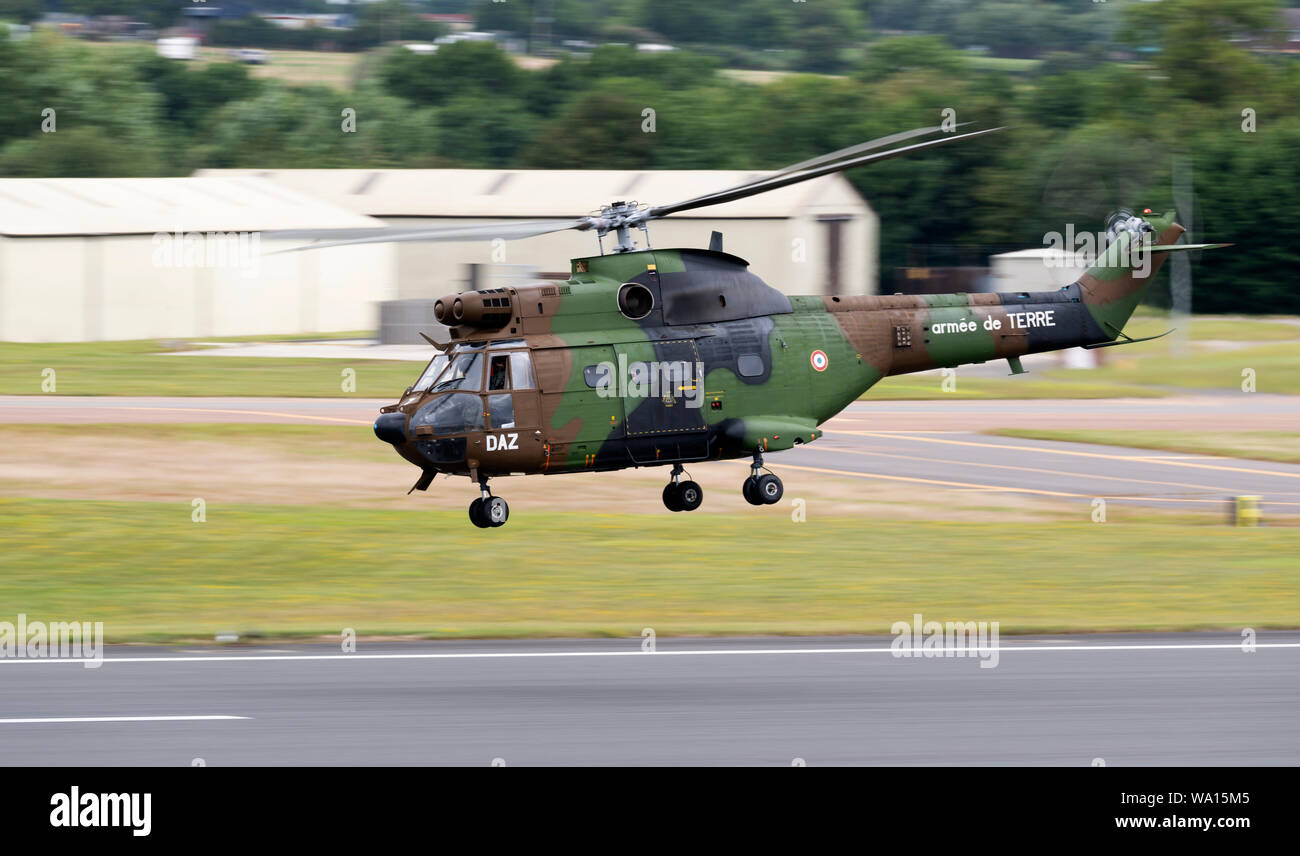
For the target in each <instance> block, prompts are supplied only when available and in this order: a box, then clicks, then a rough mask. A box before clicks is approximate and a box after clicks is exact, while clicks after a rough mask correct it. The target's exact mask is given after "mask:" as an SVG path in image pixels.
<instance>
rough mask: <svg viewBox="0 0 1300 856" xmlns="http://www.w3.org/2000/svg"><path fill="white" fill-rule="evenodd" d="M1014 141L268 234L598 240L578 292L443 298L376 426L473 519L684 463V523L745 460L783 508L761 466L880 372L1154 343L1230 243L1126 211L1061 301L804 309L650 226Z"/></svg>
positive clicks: (849, 299)
mask: <svg viewBox="0 0 1300 856" xmlns="http://www.w3.org/2000/svg"><path fill="white" fill-rule="evenodd" d="M1002 130H1004V129H1003V128H990V129H987V130H979V131H969V132H964V133H955V132H954V131H953V130H952V129H944V128H941V127H930V128H917V129H914V130H911V131H905V132H902V133H898V134H893V135H890V136H887V137H882V138H880V139H877V140H871V141H868V142H865V143H860V144H858V145H855V146H851V147H849V148H846V149H841V150H840V151H837V152H832V153H830V154H826V155H822V156H820V157H817V158H813V159H812V160H808V161H803V162H801V163H798V164H794V165H791V166H788V167H785V168H784V169H781V170H778V171H776V172H775V173H772V174H768V175H766V176H764V177H762V178H758V179H755V180H752V181H749V182H747V183H744V184H740V185H737V186H735V187H730V188H726V189H723V190H719V191H716V192H713V193H708V194H705V195H702V196H698V197H695V198H693V199H688V200H685V201H681V202H676V203H672V204H667V205H657V206H653V205H641V204H639V203H635V202H627V201H617V202H611V203H610V204H608V205H605V206H603V207H602V208H601V209H600V210H599V211H598V212H595V213H593V214H590V215H587V216H583V217H576V218H573V219H570V220H540V221H509V222H503V223H491V224H477V225H471V226H451V227H441V228H419V227H381V228H377V229H324V230H292V231H290V230H284V231H278V232H270V233H266V237H268V238H275V239H296V240H310V241H313V242H314V243H311V244H307V245H304V246H299V247H293V248H291V249H290V250H286V251H296V250H302V249H316V248H322V247H331V246H341V245H347V244H359V243H371V242H385V241H467V240H492V239H507V240H510V239H519V238H526V237H531V236H534V235H542V234H547V233H551V232H557V231H563V230H578V231H591V232H594V233H595V234H596V237H597V243H598V250H599V252H598V254H596V255H593V256H587V257H584V258H576V259H572V260H571V261H570V276H569V279H568V280H566V281H563V282H544V283H538V284H535V285H520V286H517V287H509V288H493V289H486V290H480V291H467V292H462V293H459V294H453V295H448V296H446V297H443V298H441V299H440V300H438V301H436V302H435V304H434V316H435V318H436V319H437V321H438V322H439V323H441V324H443V325H445V326H446V327H447V339H448V341H446V342H439V341H436V340H435V339H433V338H431V337H429V336H427V335H424V334H422V335H424V338H425V339H426V341H428V342H429V344H430V345H432V346H433V347H435V348H436V349H437V351H438V353H437V354H436V355H435V356H434V357H433V358H432V359H431V360H430V361H429V363H428V365H427V366H426V367H425V369H424V371H423V372H421V374H420V376H419V377H418V378H417V379H416V381H415V382H414V383H413V384H412V385H411V386H410V387H408V388H407V389H406V391H405V392H404V393H403V394H402V395H401V397H400V398H399V400H398V401H397V402H395V403H394V404H390V405H387V406H385V407H382V408H381V409H380V411H379V416H378V418H377V419H376V420H375V423H374V432H375V435H376V436H377V437H378V438H379V439H380V440H382V441H383V442H385V443H388V444H390V445H391V446H392V447H393V449H394V450H395V451H396V452H397V454H398V455H400V456H401V457H402V458H404V459H406V460H407V461H409V462H410V463H412V464H414V465H415V466H416V467H418V468H419V469H420V471H421V474H420V476H419V478H418V480H417V481H416V482H415V484H414V485H413V486H412V487H411V491H414V490H420V491H424V490H427V489H428V487H429V485H430V484H431V483H432V482H433V479H434V478H435V477H436V476H437V475H438V474H440V473H446V474H448V475H459V476H468V477H469V479H470V480H471V482H472V483H474V484H476V485H477V486H478V491H479V495H478V496H477V497H476V498H475V499H474V500H473V502H471V504H470V506H469V519H470V521H471V522H472V523H473V524H474V525H475V526H477V527H480V528H491V527H498V526H501V525H503V524H505V523H506V521H507V520H508V519H509V516H510V507H509V505H508V504H507V502H506V500H505V499H504V498H503V497H500V496H497V495H495V494H493V493H492V491H491V489H490V488H489V480H490V479H492V478H495V477H498V476H507V475H529V474H547V475H554V474H560V473H575V472H589V471H597V472H605V471H612V470H621V469H624V468H628V467H653V466H668V467H670V468H671V469H670V473H669V476H668V483H667V484H666V485H665V486H664V488H663V497H662V498H663V503H664V506H665V507H666V508H667V509H668V510H670V511H673V512H689V511H694V510H696V509H698V508H699V507H700V506H701V504H702V503H703V500H704V490H703V488H702V487H701V486H700V485H699V484H698V483H697V482H695V481H692V480H690V479H689V478H688V479H683V478H682V476H683V474H684V473H685V465H687V464H689V463H692V462H699V461H711V460H721V459H743V458H749V459H750V461H751V463H750V472H749V475H748V477H747V478H745V480H744V481H743V483H742V485H741V493H742V495H743V496H744V498H745V499H746V500H747V501H748V502H749V503H750V504H752V505H756V506H759V505H765V504H766V505H771V504H775V503H777V502H779V501H780V500H781V497H782V495H783V493H784V486H783V484H782V482H781V479H780V477H779V476H777V475H776V474H775V473H773V472H771V471H770V470H769V469H768V468H767V467H766V465H765V462H764V461H765V459H764V455H766V454H769V453H774V452H780V451H783V450H787V449H791V448H794V447H796V446H801V445H804V444H807V443H812V442H814V441H816V440H818V439H820V438H821V437H822V436H823V435H824V432H823V431H822V429H821V426H822V425H823V423H825V422H826V421H827V420H829V419H830V418H831V417H833V416H835V415H836V414H838V413H839V412H840V411H842V410H843V409H844V408H845V407H847V406H848V405H849V404H850V403H851V402H853V401H856V400H857V399H858V398H859V397H860V396H862V395H863V394H864V393H865V392H866V391H867V390H869V389H870V388H871V387H872V386H873V385H875V384H876V383H877V382H879V381H880V380H881V379H883V378H885V377H888V376H891V375H898V374H905V373H909V372H918V371H925V370H929V369H936V368H942V367H956V366H959V365H963V364H968V363H981V362H986V361H988V360H992V359H1006V360H1007V362H1008V365H1009V367H1010V370H1011V373H1012V374H1022V373H1024V371H1025V370H1024V368H1023V366H1022V365H1021V361H1020V358H1021V357H1022V356H1023V355H1025V354H1033V353H1039V352H1043V351H1051V350H1057V349H1062V348H1072V347H1078V346H1082V347H1085V348H1097V347H1108V346H1114V345H1123V344H1130V343H1133V342H1139V341H1147V340H1148V339H1154V338H1159V337H1158V336H1149V337H1146V338H1144V339H1132V338H1129V337H1127V336H1125V335H1124V333H1123V328H1124V325H1125V323H1126V322H1127V321H1128V319H1129V316H1130V315H1131V314H1132V313H1133V310H1134V308H1135V307H1136V306H1137V304H1138V301H1139V300H1140V299H1141V297H1142V294H1143V292H1144V291H1145V289H1146V287H1147V285H1148V284H1149V283H1150V282H1151V279H1152V278H1153V277H1154V275H1155V273H1156V272H1157V271H1158V270H1159V268H1160V265H1161V264H1162V263H1163V261H1164V259H1165V258H1166V257H1167V255H1168V254H1169V253H1170V252H1173V251H1175V250H1188V249H1203V248H1211V247H1215V246H1223V245H1219V244H1181V245H1176V244H1175V242H1176V241H1177V240H1178V239H1179V237H1180V236H1181V235H1182V234H1183V232H1184V229H1183V227H1182V226H1180V225H1178V224H1177V223H1176V222H1174V213H1173V212H1169V213H1167V214H1164V215H1161V216H1155V215H1153V214H1151V212H1150V209H1147V210H1146V211H1144V215H1145V216H1143V217H1138V216H1136V215H1133V214H1131V213H1130V212H1127V211H1125V212H1122V214H1120V215H1118V216H1112V217H1111V218H1110V221H1108V229H1109V232H1108V240H1109V243H1108V244H1107V245H1106V246H1105V248H1104V250H1102V251H1101V252H1100V253H1099V254H1098V256H1097V259H1096V261H1095V263H1094V264H1092V266H1091V267H1090V268H1089V269H1088V270H1087V272H1086V273H1084V274H1083V275H1082V276H1081V277H1080V278H1079V279H1078V281H1076V282H1074V283H1072V284H1070V285H1067V286H1064V287H1062V288H1060V289H1058V290H1055V291H1042V292H1019V293H971V294H966V293H958V294H927V295H904V294H894V295H863V296H838V295H835V296H831V295H827V296H788V295H787V294H785V293H784V292H782V291H780V290H778V289H776V288H773V287H772V286H770V285H768V284H767V283H765V282H764V281H763V280H762V279H760V278H759V277H758V276H757V275H755V274H754V273H752V272H751V271H750V270H749V265H748V263H747V262H746V261H745V260H744V259H741V258H739V257H737V256H734V255H731V254H729V253H727V252H725V251H724V250H723V248H722V236H721V235H720V234H719V233H717V232H714V233H713V235H712V237H711V240H710V242H709V246H708V248H707V249H687V248H676V249H654V248H652V247H650V242H649V228H648V227H649V223H650V222H651V221H653V220H655V219H658V218H661V217H667V216H669V215H672V214H674V213H678V212H682V211H688V210H692V209H695V208H701V207H705V206H708V205H714V204H718V203H722V202H730V201H733V200H737V199H743V198H746V197H748V196H752V195H755V194H759V193H764V192H766V191H769V190H775V189H777V188H780V187H786V186H788V185H791V184H794V183H797V182H801V181H806V180H809V179H812V178H816V177H819V176H822V175H827V174H830V173H833V172H839V171H842V170H846V169H851V168H854V167H858V166H864V165H866V164H870V163H875V162H878V161H882V160H886V159H890V158H894V157H898V156H901V155H906V154H911V153H914V152H918V151H922V150H925V149H929V148H932V147H935V146H942V145H949V144H952V143H957V142H960V141H963V140H969V139H972V138H976V137H980V136H983V135H985V134H991V133H995V132H998V131H1002ZM936 133H939V134H940V136H937V137H935V136H933V135H934V134H936ZM926 136H929V137H930V139H923V140H921V141H919V142H909V141H911V140H914V139H916V138H921V137H926ZM902 143H906V144H905V145H900V144H902ZM634 230H640V231H641V232H642V233H643V235H644V238H645V242H646V246H645V247H644V248H638V247H637V246H636V243H635V241H634V238H633V232H634ZM610 235H612V236H613V238H612V240H613V246H612V247H610V248H609V250H608V251H607V250H606V248H605V239H606V237H607V236H610ZM1138 261H1141V262H1142V264H1138V263H1137V262H1138ZM1169 332H1172V331H1169ZM1160 335H1167V334H1160ZM409 492H410V491H408V493H409Z"/></svg>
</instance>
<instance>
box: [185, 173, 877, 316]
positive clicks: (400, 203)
mask: <svg viewBox="0 0 1300 856" xmlns="http://www.w3.org/2000/svg"><path fill="white" fill-rule="evenodd" d="M769 174H770V173H764V172H740V171H725V170H644V171H639V172H638V171H619V170H608V171H606V170H483V169H380V170H374V169H286V170H200V171H199V172H197V173H195V175H198V176H209V177H217V176H221V177H235V176H237V177H241V178H242V177H250V176H251V177H258V178H262V179H265V180H268V181H273V182H275V183H276V184H279V185H281V186H283V187H285V188H287V189H290V190H294V191H297V192H299V193H304V194H310V195H314V196H318V197H320V198H321V199H322V200H325V201H327V202H329V203H331V204H333V205H336V206H339V207H342V208H346V209H348V210H350V211H352V212H354V213H356V214H361V215H366V216H369V217H375V218H378V219H380V220H383V221H384V222H385V223H386V224H388V225H397V226H418V225H426V224H427V225H438V226H443V225H460V224H471V223H476V222H485V221H492V220H509V219H552V218H567V217H579V216H582V215H583V214H588V213H591V212H593V211H596V210H598V209H599V208H600V206H601V205H605V204H608V203H610V202H614V201H619V200H640V201H641V202H644V203H648V204H664V203H668V202H675V201H679V200H684V199H690V198H693V197H696V196H700V195H702V194H705V193H709V192H711V191H715V190H721V189H724V188H727V187H731V186H734V185H737V184H740V183H742V182H745V181H750V180H752V179H755V178H758V177H761V176H763V175H769ZM713 231H719V232H722V233H723V241H724V243H723V246H724V248H725V249H726V250H727V251H728V252H730V253H733V254H735V255H738V256H740V257H742V258H744V259H746V260H747V261H749V263H750V268H751V270H753V271H754V273H756V274H758V275H759V276H760V277H762V278H763V279H764V280H765V281H766V282H767V283H768V284H770V285H772V286H773V287H775V288H778V289H780V290H782V291H785V292H787V293H790V294H874V293H876V290H877V288H876V278H877V270H878V262H877V248H878V241H879V238H878V233H879V218H878V217H877V216H876V213H875V212H874V211H873V210H872V209H871V207H870V206H869V205H868V204H867V202H866V200H864V199H863V198H862V196H861V195H859V194H858V192H857V191H856V190H855V189H854V187H853V185H852V184H850V183H849V181H848V180H847V179H845V178H844V177H843V176H842V175H838V174H835V175H828V176H824V177H822V178H816V179H812V180H810V181H807V182H804V183H801V184H796V185H792V186H790V187H786V188H782V189H779V190H773V191H770V192H768V193H764V194H761V195H758V196H754V197H750V198H748V199H743V200H740V201H738V202H731V203H725V204H722V205H713V206H709V207H707V208H701V209H698V210H696V211H693V212H690V213H687V214H681V215H674V216H673V217H669V218H667V219H664V220H658V221H655V222H654V223H653V224H652V225H651V227H650V245H651V246H652V247H664V248H669V247H701V248H703V247H707V246H708V245H709V236H710V233H711V232H713ZM636 238H637V243H638V246H639V247H644V246H645V238H644V235H642V234H641V233H639V232H638V233H637V234H636ZM612 244H613V241H612V237H607V238H606V241H605V248H606V250H608V249H609V248H610V247H611V246H612ZM397 247H398V249H397V262H396V264H397V281H398V296H399V297H400V298H403V299H408V298H426V299H427V298H436V297H441V296H442V295H444V294H448V293H451V292H454V291H460V290H464V289H466V288H467V287H470V279H471V275H470V274H469V273H468V272H467V271H468V270H469V269H470V268H469V266H471V265H489V266H492V267H490V268H488V269H487V271H488V272H487V273H486V274H485V275H486V276H511V275H512V272H513V275H516V276H519V277H522V278H525V279H527V278H535V277H536V276H537V275H558V274H563V275H566V276H567V274H568V260H569V259H571V258H577V257H581V256H590V255H595V254H596V253H597V252H599V249H598V247H597V244H596V240H595V236H594V235H593V234H591V233H587V232H559V233H553V234H550V235H540V236H537V237H534V238H528V239H525V240H519V241H511V242H509V243H506V244H498V245H496V246H494V245H492V244H491V243H445V244H427V243H426V244H420V243H405V244H399V245H397ZM500 284H504V283H501V282H481V281H480V282H479V287H491V286H492V285H500Z"/></svg>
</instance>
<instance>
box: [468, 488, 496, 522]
mask: <svg viewBox="0 0 1300 856" xmlns="http://www.w3.org/2000/svg"><path fill="white" fill-rule="evenodd" d="M469 521H470V522H471V523H473V524H474V525H475V526H477V527H478V528H480V529H486V528H488V527H489V526H491V525H492V524H491V523H489V522H488V519H487V518H486V517H485V516H484V515H483V497H481V496H480V497H479V498H478V499H476V500H474V501H473V502H471V503H470V504H469Z"/></svg>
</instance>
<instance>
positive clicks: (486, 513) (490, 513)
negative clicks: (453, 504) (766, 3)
mask: <svg viewBox="0 0 1300 856" xmlns="http://www.w3.org/2000/svg"><path fill="white" fill-rule="evenodd" d="M478 489H479V490H480V491H481V492H482V494H483V495H482V496H480V497H479V498H478V499H476V500H474V501H473V502H471V503H470V504H469V519H470V522H471V523H473V524H474V525H475V526H477V527H478V528H480V529H487V528H488V527H492V526H504V525H505V522H506V521H507V520H509V519H510V506H509V505H507V504H506V501H505V500H504V499H502V498H501V497H499V496H493V495H492V491H490V490H488V484H487V479H479V483H478Z"/></svg>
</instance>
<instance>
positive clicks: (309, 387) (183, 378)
mask: <svg viewBox="0 0 1300 856" xmlns="http://www.w3.org/2000/svg"><path fill="white" fill-rule="evenodd" d="M175 350H178V343H176V342H168V343H163V342H151V341H138V342H86V343H73V344H63V343H60V344H35V345H30V344H18V343H13V342H0V394H3V395H37V394H40V393H41V392H42V389H41V384H42V378H43V375H42V372H43V371H44V369H46V368H52V369H54V371H55V381H56V389H55V391H56V393H57V394H59V395H182V396H183V395H218V396H220V395H253V396H299V397H351V398H394V399H395V398H397V396H399V395H400V394H401V392H402V390H403V389H405V388H406V387H407V386H408V385H409V384H410V383H411V382H412V381H413V380H415V378H416V377H417V376H418V375H419V373H420V369H421V366H420V365H419V363H414V362H399V361H389V360H333V359H262V358H259V357H218V356H212V357H208V356H191V355H185V356H161V354H162V353H163V352H165V351H175ZM430 351H431V352H432V349H430ZM346 368H351V369H354V370H355V371H356V391H355V392H351V393H345V392H343V376H342V372H343V370H344V369H346Z"/></svg>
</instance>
